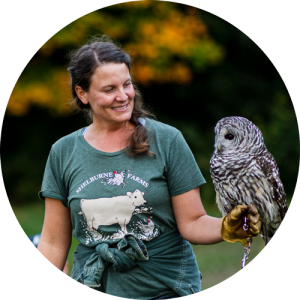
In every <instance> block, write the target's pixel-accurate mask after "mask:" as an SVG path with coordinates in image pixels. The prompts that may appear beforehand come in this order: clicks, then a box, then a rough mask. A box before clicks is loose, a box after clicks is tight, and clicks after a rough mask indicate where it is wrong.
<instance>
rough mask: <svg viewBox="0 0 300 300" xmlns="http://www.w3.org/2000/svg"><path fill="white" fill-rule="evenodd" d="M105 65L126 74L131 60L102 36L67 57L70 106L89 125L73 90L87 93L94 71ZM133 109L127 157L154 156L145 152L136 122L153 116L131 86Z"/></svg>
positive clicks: (142, 132)
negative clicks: (121, 66) (114, 65)
mask: <svg viewBox="0 0 300 300" xmlns="http://www.w3.org/2000/svg"><path fill="white" fill-rule="evenodd" d="M105 63H120V64H121V63H125V64H126V66H127V67H128V70H129V71H130V69H131V58H130V56H129V54H127V53H125V52H124V51H123V50H122V49H121V48H120V47H119V46H118V45H116V44H115V43H114V42H113V41H112V40H110V39H109V38H108V37H106V36H103V37H101V38H100V39H99V38H93V39H92V40H91V41H90V42H89V43H87V44H86V45H84V46H82V47H80V48H79V49H78V50H75V51H74V52H72V53H71V54H70V64H69V67H68V71H69V74H70V78H71V91H72V96H73V103H72V104H73V106H75V107H77V108H79V109H80V110H83V111H85V112H87V116H88V119H89V121H90V122H92V121H93V115H92V111H91V107H90V105H89V104H84V103H82V102H81V100H80V99H79V98H78V96H77V93H76V91H75V87H76V86H77V85H78V86H80V87H81V88H82V89H83V90H84V91H85V92H88V91H89V87H90V84H91V77H92V75H93V74H94V72H95V70H96V68H98V67H99V66H101V65H103V64H105ZM133 86H134V89H135V97H134V107H133V111H132V115H131V119H130V122H132V123H133V124H134V125H135V130H134V132H133V133H132V135H131V137H130V139H129V147H128V148H126V151H127V153H128V154H129V155H132V156H138V155H140V154H143V153H150V154H153V155H154V156H155V154H154V153H152V152H151V151H149V147H150V145H149V144H148V135H147V130H146V129H145V128H144V126H143V125H142V124H141V123H140V122H139V120H138V119H139V118H145V117H146V116H153V115H152V114H151V113H150V112H148V111H147V110H146V109H145V108H144V106H143V98H142V95H141V92H140V91H139V89H138V88H137V86H136V85H135V84H133Z"/></svg>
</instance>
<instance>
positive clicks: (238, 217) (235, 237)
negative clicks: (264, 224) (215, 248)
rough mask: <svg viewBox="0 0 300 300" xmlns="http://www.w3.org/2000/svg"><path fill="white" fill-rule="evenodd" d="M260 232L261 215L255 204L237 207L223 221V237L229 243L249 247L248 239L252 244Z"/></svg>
mask: <svg viewBox="0 0 300 300" xmlns="http://www.w3.org/2000/svg"><path fill="white" fill-rule="evenodd" d="M245 217H247V227H248V228H247V230H244V229H243V226H244V218H245ZM260 230H261V220H260V215H259V213H258V211H257V208H256V207H255V206H254V205H253V204H250V205H249V206H247V205H237V206H236V207H235V208H234V209H233V210H232V211H231V212H230V213H229V214H228V215H227V216H224V217H223V219H222V224H221V235H222V238H223V239H224V240H225V241H226V242H229V243H235V242H241V243H242V244H243V245H244V246H248V242H247V238H250V239H251V242H252V237H253V236H256V235H258V234H259V232H260Z"/></svg>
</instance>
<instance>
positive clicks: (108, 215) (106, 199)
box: [39, 119, 205, 299]
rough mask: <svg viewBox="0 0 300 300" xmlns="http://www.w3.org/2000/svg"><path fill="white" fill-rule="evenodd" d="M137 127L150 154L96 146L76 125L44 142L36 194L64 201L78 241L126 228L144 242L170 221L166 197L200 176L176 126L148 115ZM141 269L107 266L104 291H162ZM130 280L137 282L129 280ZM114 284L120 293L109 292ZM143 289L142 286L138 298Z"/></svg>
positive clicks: (113, 235)
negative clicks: (43, 165)
mask: <svg viewBox="0 0 300 300" xmlns="http://www.w3.org/2000/svg"><path fill="white" fill-rule="evenodd" d="M145 128H146V129H147V132H148V138H149V144H150V149H149V150H150V151H151V152H153V153H155V155H156V158H154V156H152V155H142V156H140V157H138V158H136V157H131V156H129V155H128V154H127V153H126V152H125V150H120V151H117V152H113V153H106V152H102V151H99V150H96V149H95V148H93V147H92V146H91V145H89V144H88V143H87V142H86V140H85V139H84V137H83V135H82V129H80V130H78V131H76V132H74V133H72V134H70V135H68V136H66V137H63V138H62V139H60V140H58V141H57V142H56V143H55V144H54V145H53V146H52V149H51V152H50V155H49V158H48V161H47V165H46V170H45V174H44V179H43V184H42V189H41V191H40V193H39V196H40V197H41V198H42V199H44V197H51V198H56V199H59V200H61V201H62V203H63V204H64V205H65V206H66V207H69V208H70V210H71V218H72V226H73V229H74V230H73V235H74V237H75V238H76V239H77V240H78V241H79V243H80V244H82V245H85V246H86V247H95V245H97V244H98V243H103V242H104V243H108V244H113V243H116V242H118V241H119V240H120V239H121V238H122V237H123V236H124V235H125V234H126V233H131V234H133V235H135V236H136V237H137V238H139V239H140V240H142V241H150V240H152V239H154V238H156V237H157V236H159V235H160V234H162V233H165V232H168V231H170V230H172V229H173V228H176V222H175V218H174V214H173V210H172V203H171V197H172V196H176V195H180V194H182V193H185V192H187V191H189V190H191V189H193V188H195V187H197V186H200V185H201V184H203V183H205V180H204V178H203V176H202V174H201V172H200V170H199V167H198V165H197V163H196V161H195V159H194V156H193V154H192V153H191V151H190V149H189V147H188V145H187V144H186V142H185V140H184V138H183V136H182V134H181V133H180V131H178V130H177V129H175V128H174V127H171V126H169V125H165V124H163V123H160V122H157V121H154V120H151V119H146V123H145ZM141 276H142V274H141V270H140V269H139V267H135V268H134V269H132V270H130V271H128V272H125V273H122V276H118V274H115V273H114V272H113V269H111V268H109V270H108V272H106V278H105V282H106V285H107V289H106V292H107V293H109V294H112V295H116V296H121V297H127V294H126V290H128V295H130V297H128V298H134V295H136V298H137V299H150V298H151V297H152V296H153V297H155V296H158V295H161V294H164V293H168V292H170V290H169V289H168V288H167V287H164V286H163V285H162V284H161V283H159V282H156V280H154V279H153V280H151V278H148V277H147V276H146V275H145V274H144V277H141ZM112 278H113V280H112ZM133 279H134V281H136V280H138V281H141V283H139V284H134V283H132V280H133ZM142 282H143V285H141V284H142ZM112 283H113V284H112ZM116 285H117V286H118V285H120V286H122V288H121V290H122V292H121V294H115V292H114V288H113V286H116ZM134 286H135V287H136V290H135V289H134ZM141 286H142V289H141ZM154 287H155V288H154ZM159 288H160V289H161V291H162V292H160V290H159ZM164 288H165V291H164ZM115 290H116V289H115ZM145 290H147V291H149V293H146V294H147V296H145V297H144V298H143V295H141V293H144V291H145ZM116 293H118V292H116Z"/></svg>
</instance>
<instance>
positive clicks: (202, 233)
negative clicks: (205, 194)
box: [180, 215, 223, 245]
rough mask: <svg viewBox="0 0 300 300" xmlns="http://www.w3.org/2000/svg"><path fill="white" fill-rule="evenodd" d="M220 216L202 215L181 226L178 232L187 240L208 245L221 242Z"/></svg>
mask: <svg viewBox="0 0 300 300" xmlns="http://www.w3.org/2000/svg"><path fill="white" fill-rule="evenodd" d="M221 220H222V219H220V218H215V217H211V216H208V215H203V216H201V217H199V218H197V219H195V220H194V221H191V222H189V223H186V224H185V225H184V226H183V227H181V230H180V233H181V235H182V236H183V238H184V239H186V240H187V241H188V242H190V243H192V244H195V245H198V244H201V245H210V244H216V243H219V242H222V241H223V239H222V236H221Z"/></svg>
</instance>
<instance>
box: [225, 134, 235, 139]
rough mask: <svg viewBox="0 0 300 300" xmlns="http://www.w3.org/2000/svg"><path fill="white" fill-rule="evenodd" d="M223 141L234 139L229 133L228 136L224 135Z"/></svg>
mask: <svg viewBox="0 0 300 300" xmlns="http://www.w3.org/2000/svg"><path fill="white" fill-rule="evenodd" d="M225 139H226V140H233V139H234V135H233V134H230V133H229V134H226V135H225Z"/></svg>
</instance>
